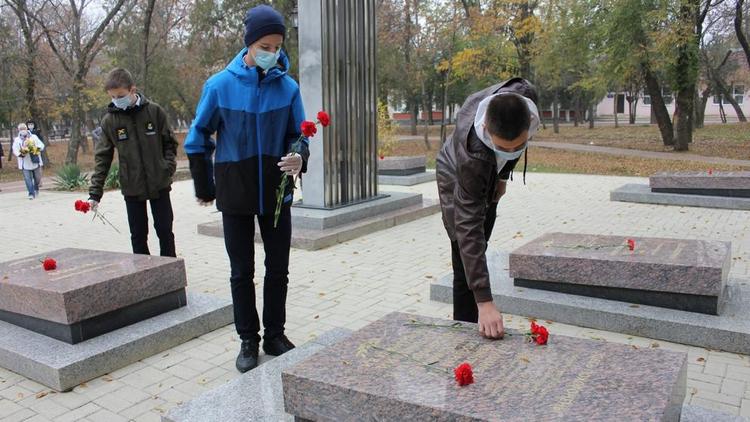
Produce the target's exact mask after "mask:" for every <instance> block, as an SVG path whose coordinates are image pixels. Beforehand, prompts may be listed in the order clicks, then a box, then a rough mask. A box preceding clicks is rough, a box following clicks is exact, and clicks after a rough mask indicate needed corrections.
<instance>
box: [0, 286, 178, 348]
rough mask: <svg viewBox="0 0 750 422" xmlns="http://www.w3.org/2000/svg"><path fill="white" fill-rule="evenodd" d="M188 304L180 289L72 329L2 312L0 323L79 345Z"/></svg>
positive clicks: (71, 326)
mask: <svg viewBox="0 0 750 422" xmlns="http://www.w3.org/2000/svg"><path fill="white" fill-rule="evenodd" d="M186 304H187V298H186V295H185V289H180V290H175V291H173V292H169V293H167V294H164V295H161V296H157V297H155V298H151V299H147V300H144V301H143V302H138V303H136V304H133V305H130V306H126V307H124V308H121V309H117V310H115V311H112V312H107V313H106V314H102V315H98V316H95V317H93V318H89V319H86V320H83V321H80V322H77V323H74V324H70V325H66V324H61V323H59V322H52V321H47V320H43V319H40V318H34V317H30V316H27V315H21V314H17V313H14V312H7V311H3V310H0V320H2V321H6V322H9V323H11V324H13V325H17V326H19V327H23V328H25V329H27V330H31V331H34V332H36V333H39V334H44V335H46V336H48V337H52V338H54V339H57V340H60V341H64V342H66V343H70V344H76V343H80V342H82V341H85V340H88V339H91V338H94V337H96V336H100V335H102V334H105V333H108V332H110V331H114V330H117V329H118V328H122V327H125V326H128V325H131V324H134V323H136V322H139V321H143V320H146V319H149V318H151V317H155V316H157V315H161V314H163V313H165V312H169V311H172V310H174V309H177V308H180V307H182V306H185V305H186Z"/></svg>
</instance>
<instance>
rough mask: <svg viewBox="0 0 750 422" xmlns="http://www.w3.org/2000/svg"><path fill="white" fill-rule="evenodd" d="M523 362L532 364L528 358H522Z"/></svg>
mask: <svg viewBox="0 0 750 422" xmlns="http://www.w3.org/2000/svg"><path fill="white" fill-rule="evenodd" d="M521 362H525V363H531V361H530V360H529V359H528V358H526V357H525V356H521Z"/></svg>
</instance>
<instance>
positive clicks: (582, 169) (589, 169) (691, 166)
mask: <svg viewBox="0 0 750 422" xmlns="http://www.w3.org/2000/svg"><path fill="white" fill-rule="evenodd" d="M430 145H431V148H430V149H429V150H427V149H426V148H425V145H424V141H421V140H419V141H401V142H397V143H396V145H395V147H394V150H393V154H391V155H394V156H399V155H401V156H407V155H422V154H425V155H426V156H427V166H428V167H435V156H436V155H437V153H438V151H439V149H440V142H439V141H437V140H433V141H431V142H430ZM747 158H750V157H747ZM522 161H523V160H522ZM709 167H710V168H712V169H714V170H749V169H750V168H744V167H739V166H730V165H718V164H711V165H707V164H704V163H699V162H692V161H677V160H659V159H648V158H639V157H619V156H614V155H609V154H597V153H589V152H576V151H564V150H559V149H551V148H542V147H537V146H534V145H533V144H532V146H531V148H530V149H529V166H528V171H530V172H545V173H580V174H602V175H616V176H644V177H645V176H649V175H651V174H653V173H656V172H659V171H704V170H707V169H708V168H709ZM516 168H517V169H518V170H521V169H523V162H521V163H519V164H518V165H517V166H516Z"/></svg>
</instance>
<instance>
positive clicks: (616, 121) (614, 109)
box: [612, 91, 620, 128]
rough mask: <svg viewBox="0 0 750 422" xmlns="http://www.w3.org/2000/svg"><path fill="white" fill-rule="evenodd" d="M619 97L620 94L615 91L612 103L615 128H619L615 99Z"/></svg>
mask: <svg viewBox="0 0 750 422" xmlns="http://www.w3.org/2000/svg"><path fill="white" fill-rule="evenodd" d="M619 96H620V93H619V92H618V91H615V101H614V103H613V104H614V107H612V111H613V112H614V115H615V128H618V127H620V122H619V120H618V118H617V97H619Z"/></svg>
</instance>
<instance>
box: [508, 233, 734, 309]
mask: <svg viewBox="0 0 750 422" xmlns="http://www.w3.org/2000/svg"><path fill="white" fill-rule="evenodd" d="M627 239H628V237H625V236H600V235H588V234H571V233H548V234H545V235H543V236H541V237H539V238H537V239H534V240H532V241H531V242H529V243H527V244H525V245H523V246H521V247H520V248H518V249H516V250H515V251H513V252H512V253H511V254H510V261H509V264H510V265H509V270H510V276H511V277H512V278H516V279H526V280H537V281H549V282H557V283H573V284H585V285H591V286H604V287H616V288H624V289H638V290H651V291H662V292H670V293H684V294H694V295H705V296H721V295H722V293H723V291H724V286H725V284H726V280H727V276H728V274H729V268H730V264H731V244H730V243H729V242H720V241H707V240H687V239H661V238H653V237H632V239H633V240H634V241H635V249H634V250H633V251H630V250H629V248H628V246H627Z"/></svg>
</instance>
